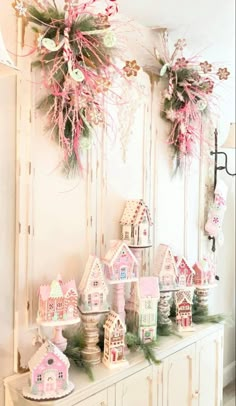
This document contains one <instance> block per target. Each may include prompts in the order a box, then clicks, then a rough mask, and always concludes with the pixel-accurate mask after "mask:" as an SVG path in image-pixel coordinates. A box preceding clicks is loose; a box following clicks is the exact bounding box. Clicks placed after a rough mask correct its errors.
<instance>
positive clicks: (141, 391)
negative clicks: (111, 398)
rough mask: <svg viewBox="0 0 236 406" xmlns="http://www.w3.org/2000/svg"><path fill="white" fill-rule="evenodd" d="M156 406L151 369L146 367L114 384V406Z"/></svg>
mask: <svg viewBox="0 0 236 406" xmlns="http://www.w3.org/2000/svg"><path fill="white" fill-rule="evenodd" d="M131 405H135V406H144V405H145V406H156V405H157V398H156V389H155V385H154V384H153V368H152V366H150V367H147V368H145V369H143V370H141V371H140V372H138V373H136V374H134V375H131V376H130V377H128V378H126V379H123V380H122V381H120V382H119V383H117V384H116V406H131Z"/></svg>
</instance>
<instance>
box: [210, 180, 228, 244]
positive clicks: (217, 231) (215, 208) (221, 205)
mask: <svg viewBox="0 0 236 406" xmlns="http://www.w3.org/2000/svg"><path fill="white" fill-rule="evenodd" d="M226 196H227V186H226V184H225V183H224V182H223V181H222V180H220V181H218V182H217V185H216V188H215V198H214V203H213V205H212V206H211V208H210V210H209V213H208V219H207V222H206V225H205V231H206V232H207V233H208V234H209V236H210V237H214V238H217V240H218V242H219V243H220V244H223V239H224V236H223V233H222V224H223V219H224V214H225V210H226Z"/></svg>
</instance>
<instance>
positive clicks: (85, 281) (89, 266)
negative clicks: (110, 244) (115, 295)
mask: <svg viewBox="0 0 236 406" xmlns="http://www.w3.org/2000/svg"><path fill="white" fill-rule="evenodd" d="M96 269H97V271H98V272H99V275H100V279H101V282H102V285H103V289H104V291H105V292H106V293H108V288H107V285H106V282H105V276H104V272H103V264H102V263H101V261H100V259H99V258H98V257H96V256H95V255H90V256H89V258H88V260H87V263H86V266H85V271H84V273H83V276H82V279H81V281H80V284H79V293H80V294H81V292H82V291H84V290H86V288H89V280H90V278H91V277H92V275H91V274H92V271H93V270H96Z"/></svg>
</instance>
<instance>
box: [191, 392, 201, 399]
mask: <svg viewBox="0 0 236 406" xmlns="http://www.w3.org/2000/svg"><path fill="white" fill-rule="evenodd" d="M199 395H200V392H199V390H196V391H195V392H194V393H193V394H192V398H193V399H197V398H198V397H199Z"/></svg>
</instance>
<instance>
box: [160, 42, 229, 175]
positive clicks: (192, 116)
mask: <svg viewBox="0 0 236 406" xmlns="http://www.w3.org/2000/svg"><path fill="white" fill-rule="evenodd" d="M186 45H187V43H186V40H185V39H179V40H178V41H177V42H176V44H175V45H174V52H173V53H172V55H170V54H169V50H168V49H167V47H166V46H165V48H166V49H165V50H164V56H163V57H161V56H160V55H159V53H158V51H157V50H155V53H156V58H157V60H158V62H159V63H160V65H161V70H160V76H161V77H167V80H168V88H167V89H165V90H164V92H163V103H162V104H163V107H162V111H161V116H162V118H164V119H165V120H166V121H167V122H169V123H170V124H171V130H170V133H169V137H168V143H169V144H170V145H171V146H172V147H173V150H174V156H175V157H176V168H177V169H178V168H179V167H181V166H182V165H181V164H182V162H183V158H185V157H193V156H198V155H199V146H200V142H201V141H203V140H204V137H203V121H204V119H207V116H208V119H209V112H210V110H211V108H210V105H211V102H212V99H213V98H212V93H213V89H214V87H215V79H216V77H218V79H219V80H227V79H228V76H229V75H230V72H228V70H227V68H219V69H218V71H217V72H213V67H212V65H211V64H210V63H208V62H207V61H205V62H199V61H197V60H196V59H194V58H192V59H191V58H189V59H186V58H185V57H184V56H183V50H184V48H185V46H186Z"/></svg>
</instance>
